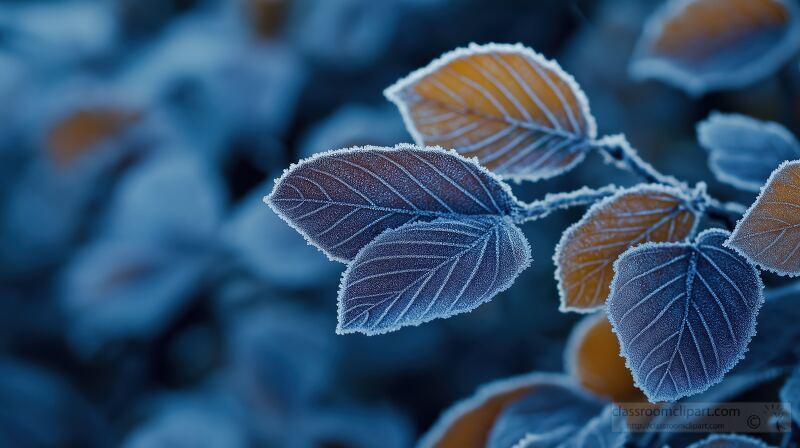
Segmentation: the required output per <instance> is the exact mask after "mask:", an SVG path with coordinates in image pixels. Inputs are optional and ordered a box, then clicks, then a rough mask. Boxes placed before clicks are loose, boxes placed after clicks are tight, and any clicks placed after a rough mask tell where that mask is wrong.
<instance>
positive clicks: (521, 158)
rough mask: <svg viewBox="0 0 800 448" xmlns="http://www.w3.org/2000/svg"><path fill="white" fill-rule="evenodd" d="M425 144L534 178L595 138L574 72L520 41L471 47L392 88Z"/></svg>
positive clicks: (578, 156)
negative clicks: (518, 42)
mask: <svg viewBox="0 0 800 448" xmlns="http://www.w3.org/2000/svg"><path fill="white" fill-rule="evenodd" d="M386 96H387V97H388V98H389V99H390V100H392V101H393V102H394V103H395V104H397V106H398V107H399V108H400V110H401V112H402V113H403V117H404V119H405V121H406V125H407V127H408V128H409V130H410V131H411V134H412V135H413V136H414V139H415V140H416V141H417V143H419V144H420V145H438V146H442V147H445V148H448V149H455V150H456V151H458V152H459V153H461V154H462V155H464V156H467V157H477V158H478V159H479V161H480V162H481V164H482V165H484V166H485V167H487V168H489V169H490V170H492V171H494V172H495V173H497V174H499V175H502V176H505V177H512V178H524V179H528V180H536V179H542V178H547V177H552V176H555V175H557V174H560V173H562V172H564V171H565V170H567V169H569V168H571V167H573V166H574V165H575V164H577V163H578V162H580V161H581V160H582V159H583V157H584V154H585V152H586V150H587V149H588V148H589V147H590V142H591V140H592V139H594V138H595V137H596V129H595V128H596V126H595V122H594V118H593V117H592V115H591V113H590V112H589V106H588V102H587V100H586V97H585V96H584V94H583V92H582V91H581V90H580V88H579V87H578V85H577V84H576V83H575V81H574V80H573V78H572V77H571V76H570V75H568V74H567V73H565V72H564V71H563V70H561V68H560V67H559V66H558V64H556V63H555V62H553V61H549V60H547V59H545V58H544V57H542V56H541V55H539V54H537V53H536V52H534V51H532V50H530V49H528V48H525V47H523V46H521V45H497V44H489V45H480V46H479V45H475V44H473V45H471V46H470V47H469V48H467V49H458V50H455V51H453V52H450V53H447V54H445V55H444V56H442V57H441V58H440V59H438V60H436V61H434V62H432V63H431V64H430V65H429V66H428V67H425V68H423V69H421V70H418V71H416V72H414V73H412V74H411V75H409V76H408V77H406V78H404V79H402V80H400V81H398V82H397V83H396V84H395V85H393V86H391V87H389V88H388V89H386Z"/></svg>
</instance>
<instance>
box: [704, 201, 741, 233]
mask: <svg viewBox="0 0 800 448" xmlns="http://www.w3.org/2000/svg"><path fill="white" fill-rule="evenodd" d="M745 211H747V208H745V206H743V205H742V204H739V203H738V202H720V201H719V200H718V199H714V198H712V197H710V196H708V201H707V202H706V213H707V214H708V217H709V218H711V219H715V220H717V221H722V222H724V223H725V226H727V227H728V229H730V230H733V229H734V228H735V227H736V222H737V221H739V218H741V217H742V215H744V212H745Z"/></svg>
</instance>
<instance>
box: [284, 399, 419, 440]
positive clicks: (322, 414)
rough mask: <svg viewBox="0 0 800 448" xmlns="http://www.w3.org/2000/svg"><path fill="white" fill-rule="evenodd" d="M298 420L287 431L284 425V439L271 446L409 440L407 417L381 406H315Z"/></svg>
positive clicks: (409, 425)
mask: <svg viewBox="0 0 800 448" xmlns="http://www.w3.org/2000/svg"><path fill="white" fill-rule="evenodd" d="M298 420H299V421H297V422H296V423H295V424H293V426H292V428H291V429H290V430H288V431H287V430H286V429H285V428H284V430H283V431H282V432H283V435H284V437H285V440H282V442H283V443H281V444H277V445H275V446H285V447H287V448H306V447H326V446H327V447H337V446H340V447H348V448H372V447H381V448H405V447H409V446H412V442H413V429H412V427H411V424H410V422H409V420H408V418H407V417H406V416H405V415H403V414H401V413H400V412H398V411H397V410H396V409H394V408H392V407H389V406H385V405H384V406H381V405H378V406H370V407H367V406H353V405H344V406H337V407H334V408H330V409H322V410H319V409H315V410H312V411H310V412H306V413H305V414H304V415H303V416H302V417H301V418H300V419H298Z"/></svg>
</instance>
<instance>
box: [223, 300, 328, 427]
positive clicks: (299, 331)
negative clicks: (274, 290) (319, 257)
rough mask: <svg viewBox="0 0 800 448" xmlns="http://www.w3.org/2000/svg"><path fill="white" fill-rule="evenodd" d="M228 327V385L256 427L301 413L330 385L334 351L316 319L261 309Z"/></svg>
mask: <svg viewBox="0 0 800 448" xmlns="http://www.w3.org/2000/svg"><path fill="white" fill-rule="evenodd" d="M229 326H230V328H229V330H228V341H227V345H228V347H227V348H228V353H229V359H228V370H229V373H230V380H231V381H232V384H233V386H234V389H235V390H236V391H238V394H239V396H240V397H241V399H242V400H243V401H244V402H245V403H247V404H248V406H249V407H250V409H251V410H252V412H253V413H254V415H253V420H254V421H256V422H257V423H258V424H263V425H271V424H274V420H276V419H278V418H279V417H280V416H283V417H286V415H287V414H290V413H297V412H301V410H303V409H304V407H305V406H307V405H308V404H309V402H311V401H312V400H314V399H316V398H318V396H319V395H320V394H321V393H322V392H323V391H324V390H325V389H326V388H328V387H329V386H331V385H332V383H333V381H334V379H335V370H334V368H335V362H336V361H337V359H338V347H337V345H336V341H335V340H334V335H333V332H332V331H330V329H329V328H330V326H329V325H328V324H327V322H326V321H325V319H323V318H322V317H321V316H319V315H318V314H316V313H313V312H311V311H308V310H303V309H302V308H297V307H295V308H290V307H281V306H275V305H272V306H263V307H260V308H258V309H256V310H251V309H250V310H243V311H241V312H240V313H239V314H238V315H236V316H235V318H234V319H233V320H232V321H231V322H229ZM275 429H276V430H280V428H275Z"/></svg>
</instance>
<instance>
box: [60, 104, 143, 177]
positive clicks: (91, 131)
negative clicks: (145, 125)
mask: <svg viewBox="0 0 800 448" xmlns="http://www.w3.org/2000/svg"><path fill="white" fill-rule="evenodd" d="M141 116H142V115H141V113H140V112H137V111H130V110H120V109H115V108H97V109H85V110H78V111H75V112H73V113H70V114H69V115H67V116H66V117H64V118H63V119H62V120H60V121H59V122H57V123H55V124H54V125H53V127H52V128H51V129H50V132H49V133H48V135H47V143H48V146H49V148H50V150H51V155H52V157H53V159H54V160H55V161H56V162H57V163H59V164H60V165H62V166H63V165H67V164H69V163H72V162H74V161H75V160H77V159H79V158H80V157H81V156H82V155H84V154H85V153H87V152H88V151H91V150H92V149H93V148H94V147H95V146H96V145H98V144H99V143H102V142H103V141H104V140H106V139H108V138H111V137H113V136H114V135H116V134H118V133H120V132H122V131H123V130H124V129H126V128H127V127H128V126H129V125H131V124H133V123H135V122H136V121H138V120H139V119H140V118H141Z"/></svg>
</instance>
